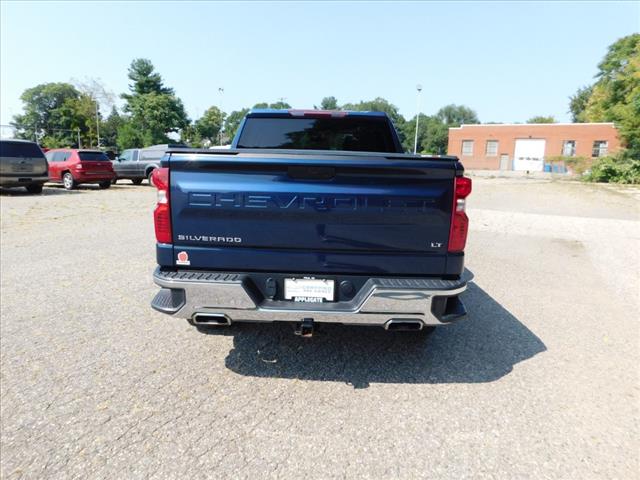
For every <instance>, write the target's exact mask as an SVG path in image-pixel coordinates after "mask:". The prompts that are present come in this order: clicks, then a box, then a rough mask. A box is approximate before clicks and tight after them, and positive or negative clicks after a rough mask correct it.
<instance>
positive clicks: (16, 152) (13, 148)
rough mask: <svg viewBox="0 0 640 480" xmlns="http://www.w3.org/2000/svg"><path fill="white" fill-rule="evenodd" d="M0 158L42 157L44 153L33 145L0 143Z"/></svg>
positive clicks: (26, 143)
mask: <svg viewBox="0 0 640 480" xmlns="http://www.w3.org/2000/svg"><path fill="white" fill-rule="evenodd" d="M0 156H2V157H36V158H42V157H44V153H42V150H40V147H39V146H38V145H36V144H35V143H28V142H7V141H2V142H0Z"/></svg>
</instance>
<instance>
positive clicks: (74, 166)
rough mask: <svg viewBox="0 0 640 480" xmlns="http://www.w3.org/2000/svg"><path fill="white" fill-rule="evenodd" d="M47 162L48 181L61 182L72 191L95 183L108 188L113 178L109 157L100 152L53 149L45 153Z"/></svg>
mask: <svg viewBox="0 0 640 480" xmlns="http://www.w3.org/2000/svg"><path fill="white" fill-rule="evenodd" d="M46 157H47V162H49V180H50V181H52V182H62V184H63V185H64V188H66V189H67V190H73V189H74V188H76V187H77V186H78V184H80V183H97V184H98V185H100V188H109V187H110V186H111V180H113V179H114V178H115V173H114V172H113V165H112V164H111V161H110V160H109V157H107V155H106V154H105V153H104V152H101V151H100V150H84V149H77V148H53V149H51V150H49V151H48V152H47V153H46Z"/></svg>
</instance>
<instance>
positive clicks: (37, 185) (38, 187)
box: [25, 183, 42, 193]
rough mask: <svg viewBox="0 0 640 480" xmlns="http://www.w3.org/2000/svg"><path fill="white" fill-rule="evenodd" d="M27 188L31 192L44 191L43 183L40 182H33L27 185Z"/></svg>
mask: <svg viewBox="0 0 640 480" xmlns="http://www.w3.org/2000/svg"><path fill="white" fill-rule="evenodd" d="M25 188H26V189H27V192H29V193H42V184H40V183H32V184H31V185H27V186H26V187H25Z"/></svg>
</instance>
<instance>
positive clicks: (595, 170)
mask: <svg viewBox="0 0 640 480" xmlns="http://www.w3.org/2000/svg"><path fill="white" fill-rule="evenodd" d="M584 179H585V180H586V181H588V182H604V183H627V184H634V185H640V160H638V159H635V158H630V157H628V156H627V155H625V154H624V153H622V154H619V155H616V156H612V157H602V158H599V159H597V160H596V161H595V162H594V164H593V165H592V167H591V171H590V172H588V173H587V174H586V175H585V176H584Z"/></svg>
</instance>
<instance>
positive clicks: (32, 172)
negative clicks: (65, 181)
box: [0, 140, 49, 193]
mask: <svg viewBox="0 0 640 480" xmlns="http://www.w3.org/2000/svg"><path fill="white" fill-rule="evenodd" d="M48 180H49V173H48V168H47V160H46V159H45V156H44V153H43V152H42V150H41V149H40V147H39V146H38V144H37V143H35V142H29V141H27V140H0V187H25V188H26V189H27V191H28V192H29V193H41V192H42V185H44V183H45V182H46V181H48Z"/></svg>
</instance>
